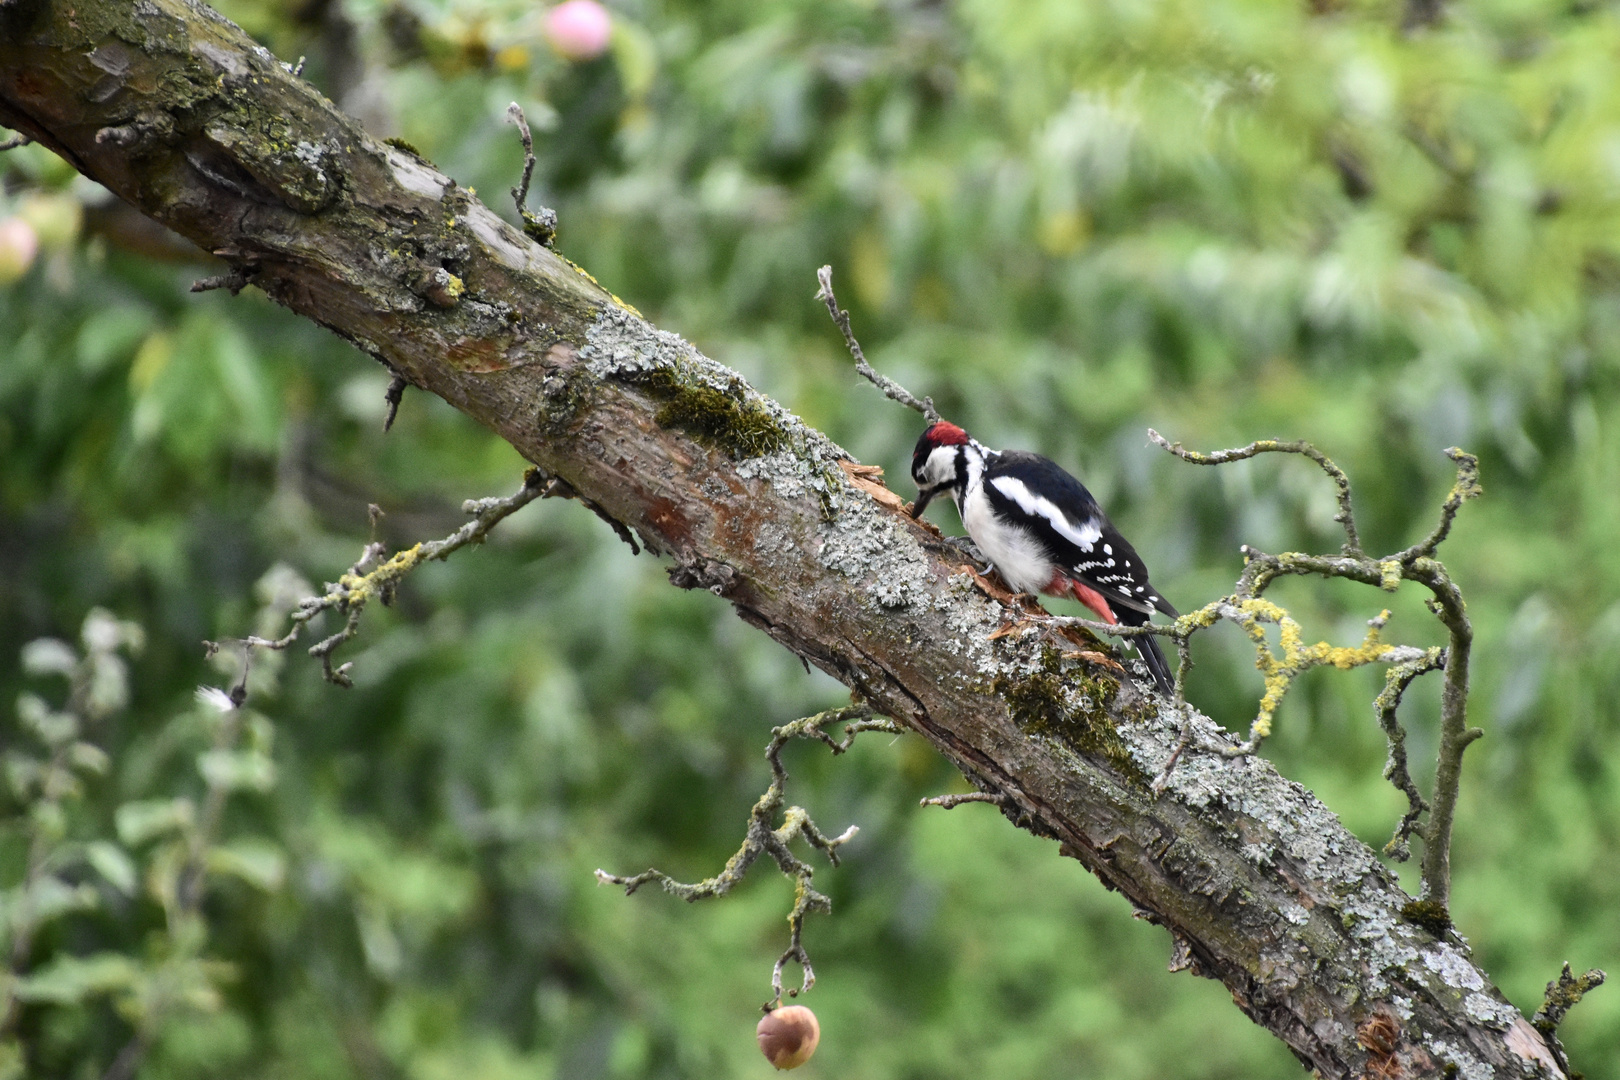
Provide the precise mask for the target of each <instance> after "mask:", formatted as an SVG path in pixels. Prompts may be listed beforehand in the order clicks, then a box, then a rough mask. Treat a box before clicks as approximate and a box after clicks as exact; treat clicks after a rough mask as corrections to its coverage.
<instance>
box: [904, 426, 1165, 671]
mask: <svg viewBox="0 0 1620 1080" xmlns="http://www.w3.org/2000/svg"><path fill="white" fill-rule="evenodd" d="M911 478H912V479H913V480H915V481H916V482H917V503H916V505H915V506H913V507H912V509H911V516H912V517H921V516H922V512H923V510H924V508H925V507H927V506H928V503H929V502H930V500H932V499H933V498H934V496H935V495H938V494H940V493H941V492H943V491H949V492H950V493H951V497H952V498H953V499H955V500H956V510H957V513H959V514H960V515H961V517H962V525H963V527H964V528H966V529H967V531H968V535H969V536H971V537H972V538H973V542H974V543H975V544H977V545H978V547H979V550H980V551H982V552H984V554H985V556H986V557H987V558H988V559H989V560H990V561H991V562H992V563H994V564H995V567H996V569H997V570H999V571H1001V576H1002V577H1003V578H1005V579H1006V580H1007V584H1009V585H1011V586H1012V587H1013V588H1014V589H1016V590H1017V591H1019V592H1029V593H1034V592H1042V593H1045V594H1046V595H1048V596H1058V597H1064V598H1067V599H1073V600H1078V601H1080V602H1081V603H1082V604H1084V605H1086V607H1088V608H1090V609H1091V610H1092V611H1095V612H1096V613H1097V617H1098V618H1100V619H1101V620H1102V621H1103V622H1105V623H1109V624H1124V625H1125V626H1141V625H1143V624H1144V623H1146V622H1147V621H1148V619H1149V617H1150V616H1151V615H1152V613H1153V609H1155V608H1157V609H1158V610H1160V611H1162V612H1164V613H1165V614H1166V615H1169V616H1171V617H1172V618H1174V617H1175V615H1176V614H1177V613H1176V609H1175V608H1173V607H1171V606H1170V604H1169V602H1168V601H1166V600H1165V599H1164V598H1163V597H1162V596H1160V595H1159V594H1158V592H1157V591H1156V590H1155V589H1154V588H1153V586H1152V585H1151V584H1149V583H1148V571H1147V567H1146V566H1145V565H1143V563H1142V557H1141V556H1140V555H1138V554H1137V553H1136V551H1135V549H1133V548H1132V547H1131V545H1130V544H1129V543H1128V542H1127V541H1126V540H1125V538H1124V537H1123V536H1121V535H1119V530H1117V529H1115V528H1114V526H1113V523H1112V522H1110V521H1109V520H1108V516H1107V515H1106V514H1104V513H1103V512H1102V507H1100V506H1098V505H1097V500H1096V499H1093V498H1092V497H1091V492H1089V491H1087V490H1086V488H1085V485H1084V484H1082V483H1080V481H1078V480H1076V479H1075V478H1074V477H1072V476H1070V475H1069V474H1068V473H1066V472H1064V471H1063V469H1062V468H1060V467H1059V466H1058V465H1056V464H1055V463H1053V462H1052V461H1051V460H1049V459H1047V458H1044V457H1041V456H1040V455H1039V454H1029V453H1025V452H1024V451H1021V450H999V451H998V450H989V449H986V448H985V447H983V446H981V445H980V444H979V443H978V441H977V440H975V439H973V438H972V437H971V436H969V435H968V433H967V432H965V431H963V430H962V429H961V428H959V427H957V426H956V425H955V424H951V423H947V422H946V421H944V420H939V421H936V422H934V423H933V424H930V425H929V427H928V430H927V431H924V432H923V433H922V437H921V438H920V439H918V440H917V448H916V450H914V451H912V455H911ZM1131 640H1132V643H1133V644H1134V645H1135V646H1136V648H1137V650H1138V651H1139V652H1140V653H1141V654H1142V659H1143V660H1145V661H1146V662H1147V666H1148V670H1149V671H1151V672H1152V673H1153V681H1154V682H1155V683H1157V684H1158V687H1159V689H1160V690H1161V691H1164V692H1165V693H1169V692H1170V689H1171V687H1172V685H1173V684H1172V682H1171V679H1170V666H1169V665H1168V664H1166V663H1165V661H1164V654H1163V653H1162V652H1160V651H1159V645H1158V643H1157V642H1156V641H1154V640H1153V638H1152V637H1150V636H1142V637H1137V638H1133V639H1131Z"/></svg>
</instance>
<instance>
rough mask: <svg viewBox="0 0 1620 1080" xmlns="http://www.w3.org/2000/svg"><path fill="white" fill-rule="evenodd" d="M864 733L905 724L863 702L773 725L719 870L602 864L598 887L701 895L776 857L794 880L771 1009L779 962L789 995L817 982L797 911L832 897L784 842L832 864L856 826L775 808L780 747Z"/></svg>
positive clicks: (780, 781)
mask: <svg viewBox="0 0 1620 1080" xmlns="http://www.w3.org/2000/svg"><path fill="white" fill-rule="evenodd" d="M840 722H842V723H843V724H844V725H845V726H844V732H843V738H842V739H841V740H840V739H834V738H833V737H832V736H831V735H829V734H827V732H826V731H825V730H824V728H825V727H826V726H827V725H828V724H835V723H840ZM863 731H883V732H888V733H890V734H895V735H898V734H901V733H902V732H903V731H904V729H903V728H901V727H900V726H899V725H898V724H896V723H895V722H894V721H892V720H890V719H888V718H886V717H881V716H877V715H876V714H875V713H874V712H873V711H872V707H871V706H870V705H846V706H844V707H843V708H840V709H829V710H827V711H826V712H821V713H817V714H816V715H814V716H807V717H804V718H803V719H801V720H795V721H793V722H792V723H791V724H784V725H782V726H781V727H778V728H773V729H772V730H771V742H770V745H769V746H768V747H766V749H765V758H766V760H767V761H769V762H770V764H771V785H770V787H768V788H766V789H765V794H763V795H761V796H760V797H759V801H757V802H756V803H754V808H753V809H752V810H751V811H749V815H748V831H747V833H746V834H745V835H744V837H743V842H742V846H741V847H740V848H738V849H737V853H736V854H735V855H733V856H732V857H731V858H730V859H729V860H727V862H726V865H725V868H724V869H723V870H721V871H720V873H718V874H716V875H715V876H714V877H711V878H705V879H704V880H702V881H699V882H695V883H693V884H690V885H688V884H685V883H684V882H680V881H676V880H675V879H674V878H672V877H670V876H669V875H668V874H666V873H664V872H663V871H661V870H658V869H649V870H645V871H643V872H642V873H639V874H636V875H634V876H632V877H622V876H620V875H618V874H610V873H608V872H607V871H606V870H598V871H596V880H597V881H598V882H599V883H601V884H603V885H618V886H621V887H622V888H623V889H624V892H625V895H626V896H629V895H630V894H631V893H634V892H635V891H636V890H637V889H639V888H641V887H642V886H643V885H646V884H648V883H650V882H657V883H658V884H659V885H660V886H662V888H663V889H664V891H665V892H667V893H669V894H670V895H672V896H678V897H680V898H681V899H682V900H685V901H688V902H691V901H694V900H706V899H709V898H710V897H717V896H724V895H726V894H727V893H729V892H730V891H731V890H732V889H733V888H735V887H736V885H737V883H738V882H740V881H741V880H742V879H743V875H745V874H747V873H748V869H749V867H751V866H753V865H754V862H755V861H756V860H757V859H758V858H759V857H760V856H761V855H769V856H770V857H771V858H772V859H774V860H775V862H776V866H777V869H779V870H780V871H781V872H782V874H783V876H785V877H787V878H790V879H791V880H792V881H793V883H794V902H793V910H792V911H790V912H789V913H788V928H789V940H788V947H787V950H786V951H785V952H783V953H782V955H781V956H780V957H778V958H777V960H776V964H775V966H774V967H773V968H772V969H771V993H772V995H773V996H772V1002H773V1004H772V1005H771V1007H773V1008H774V1007H775V1005H779V1004H781V1002H782V968H783V967H784V966H785V965H786V964H787V963H788V961H790V960H791V961H794V962H796V963H797V964H798V965H799V967H800V968H801V969H802V970H803V972H804V979H803V984H802V985H801V986H800V987H799V989H798V990H789V991H788V992H787V994H788V996H789V997H797V996H798V995H799V994H800V993H801V992H803V991H806V990H809V989H810V988H811V987H812V986H814V985H815V984H816V976H815V970H814V969H813V968H812V967H811V966H810V956H809V953H807V952H806V951H805V948H804V942H803V932H804V917H805V916H806V915H807V914H809V913H810V912H811V911H821V912H830V911H831V910H832V901H831V900H829V899H828V898H827V897H826V896H824V895H823V894H821V893H819V892H817V891H816V890H815V889H814V888H813V887H812V885H811V881H812V879H813V878H814V877H815V869H814V868H813V867H812V866H810V864H808V863H806V862H804V861H803V860H802V859H800V858H798V857H797V856H796V855H794V854H793V852H792V851H791V850H790V849H789V847H788V845H789V844H790V843H792V842H793V841H794V840H799V839H802V840H804V841H805V842H806V843H807V844H809V845H810V846H811V847H813V848H816V849H817V850H818V851H821V852H822V853H823V854H825V855H826V856H827V860H828V861H829V862H831V863H832V865H834V866H837V865H838V849H839V848H840V847H841V846H843V845H844V844H845V843H848V842H849V841H850V840H851V839H853V838H854V836H855V834H856V833H857V832H858V831H859V829H858V828H857V827H856V826H854V825H851V826H850V827H849V828H848V829H845V830H844V831H843V832H842V833H840V834H839V835H837V836H833V837H829V836H826V835H825V834H823V833H822V832H821V830H820V829H819V828H817V826H816V823H815V822H814V821H812V820H811V818H810V815H809V813H807V812H806V811H805V810H804V809H803V808H802V807H798V806H790V807H788V808H787V809H786V810H785V811H784V810H783V809H782V804H783V802H784V801H785V798H786V790H787V779H788V774H787V770H786V769H784V768H783V767H782V758H781V754H782V747H783V746H785V745H787V743H788V741H789V740H791V739H816V740H818V741H820V742H824V743H826V744H827V745H828V746H829V747H831V748H832V752H833V753H835V754H841V753H843V752H844V751H845V750H848V749H849V747H850V744H851V743H853V742H854V741H855V736H857V735H859V734H860V733H861V732H863ZM778 813H781V814H782V824H781V825H780V826H779V827H775V828H773V827H772V823H773V822H774V821H775V820H776V815H777V814H778Z"/></svg>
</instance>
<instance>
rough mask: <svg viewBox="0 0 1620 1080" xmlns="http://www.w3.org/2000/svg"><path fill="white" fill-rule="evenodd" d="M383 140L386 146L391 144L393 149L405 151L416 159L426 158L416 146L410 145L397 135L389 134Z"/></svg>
mask: <svg viewBox="0 0 1620 1080" xmlns="http://www.w3.org/2000/svg"><path fill="white" fill-rule="evenodd" d="M383 142H384V144H386V145H388V146H392V147H393V148H394V149H395V150H403V151H404V152H405V153H407V154H409V155H411V156H412V157H413V158H415V159H416V160H418V161H426V160H427V158H425V157H423V156H422V151H420V150H418V149H417V148H416V147H414V146H412V145H411V144H410V143H408V142H406V141H405V140H404V139H402V138H400V137H399V136H398V135H391V136H389V137H388V138H386V139H384V140H383Z"/></svg>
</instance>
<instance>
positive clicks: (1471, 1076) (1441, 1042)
mask: <svg viewBox="0 0 1620 1080" xmlns="http://www.w3.org/2000/svg"><path fill="white" fill-rule="evenodd" d="M1429 1050H1430V1052H1432V1053H1433V1054H1434V1056H1435V1057H1437V1058H1439V1059H1440V1060H1441V1061H1443V1062H1445V1063H1446V1065H1445V1069H1444V1071H1443V1072H1442V1073H1441V1075H1442V1076H1443V1077H1445V1078H1446V1080H1451V1078H1452V1077H1456V1078H1458V1080H1494V1078H1495V1076H1496V1070H1495V1069H1493V1068H1492V1067H1491V1066H1490V1065H1489V1064H1487V1063H1486V1062H1483V1061H1481V1060H1479V1059H1478V1058H1477V1057H1475V1056H1474V1055H1473V1054H1471V1053H1469V1052H1468V1051H1467V1050H1466V1049H1461V1048H1459V1047H1456V1046H1453V1045H1452V1044H1451V1043H1450V1042H1448V1041H1446V1040H1445V1039H1435V1040H1434V1041H1433V1042H1431V1043H1430V1044H1429Z"/></svg>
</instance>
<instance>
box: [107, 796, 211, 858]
mask: <svg viewBox="0 0 1620 1080" xmlns="http://www.w3.org/2000/svg"><path fill="white" fill-rule="evenodd" d="M194 817H195V811H194V809H193V807H192V803H191V800H190V799H186V798H175V799H143V800H139V801H136V802H127V803H124V804H123V805H122V806H120V807H119V808H118V812H117V814H116V816H115V821H116V822H117V826H118V838H119V839H120V840H122V841H123V842H124V843H125V844H126V845H128V846H129V847H138V846H139V845H141V844H144V843H146V842H147V841H149V840H152V839H154V838H156V837H159V836H162V835H163V834H165V833H169V832H174V831H176V830H184V829H188V828H190V827H191V824H192V821H193V819H194Z"/></svg>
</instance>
